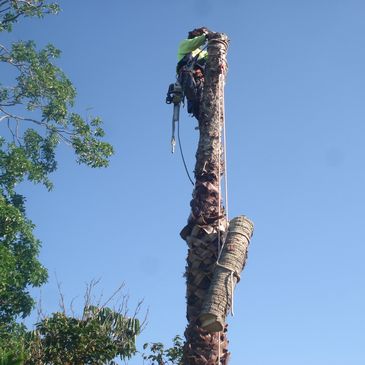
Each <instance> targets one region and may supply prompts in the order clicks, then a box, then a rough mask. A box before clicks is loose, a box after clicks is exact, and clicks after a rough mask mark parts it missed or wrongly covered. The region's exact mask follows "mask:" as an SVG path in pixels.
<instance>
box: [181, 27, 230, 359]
mask: <svg viewBox="0 0 365 365" xmlns="http://www.w3.org/2000/svg"><path fill="white" fill-rule="evenodd" d="M227 47H228V38H227V36H226V35H225V34H222V33H215V34H213V35H211V37H210V39H209V42H208V54H209V57H208V61H207V64H206V68H205V85H204V91H203V101H202V105H201V108H200V117H199V132H200V138H199V145H198V150H197V152H196V165H195V171H194V174H195V179H196V182H195V187H194V191H193V199H192V201H191V203H190V205H191V214H190V217H189V219H188V225H187V226H186V227H185V228H184V229H183V230H182V232H181V236H182V238H183V239H185V240H186V242H187V244H188V247H189V250H188V258H187V266H186V273H185V276H186V281H187V292H186V299H187V320H188V326H187V328H186V330H185V338H186V342H185V346H184V358H183V363H184V365H213V364H214V365H215V364H218V363H219V364H221V365H226V364H227V363H228V356H229V354H228V350H227V344H228V343H227V337H226V331H227V326H226V325H224V330H223V331H222V332H217V333H209V332H208V331H206V330H204V329H202V328H201V327H200V322H199V315H200V313H201V311H202V308H203V303H204V298H205V295H206V294H207V291H208V289H209V287H210V283H211V281H212V276H213V271H214V268H215V263H216V261H217V256H218V252H219V250H220V247H219V243H220V242H221V238H222V236H223V234H224V232H225V231H226V228H227V219H226V216H225V212H224V208H223V206H222V202H221V201H220V197H219V182H220V178H221V175H222V173H223V171H224V165H223V163H224V162H223V159H222V146H221V140H220V136H221V129H222V122H223V118H222V113H221V107H222V103H223V100H220V98H219V88H220V83H219V81H220V77H222V76H220V74H221V73H222V72H225V71H226V70H227V67H226V52H227Z"/></svg>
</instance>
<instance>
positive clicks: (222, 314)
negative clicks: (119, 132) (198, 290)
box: [199, 216, 253, 332]
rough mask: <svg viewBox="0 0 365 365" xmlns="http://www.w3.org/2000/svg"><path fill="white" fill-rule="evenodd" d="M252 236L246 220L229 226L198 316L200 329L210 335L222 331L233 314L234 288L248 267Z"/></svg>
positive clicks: (241, 218) (231, 223) (233, 220)
mask: <svg viewBox="0 0 365 365" xmlns="http://www.w3.org/2000/svg"><path fill="white" fill-rule="evenodd" d="M252 233H253V224H252V222H251V221H250V220H249V219H248V218H246V217H244V216H241V217H236V218H234V219H232V220H231V221H230V222H229V226H228V233H227V237H226V239H225V242H224V246H223V248H222V253H221V255H220V257H219V262H218V263H217V266H216V267H215V270H214V274H213V279H212V282H211V285H210V287H209V291H208V293H207V294H206V296H205V300H204V304H203V309H202V312H201V314H200V316H199V320H200V326H201V327H202V328H204V329H206V330H207V331H209V332H220V331H223V329H224V325H225V319H226V315H227V313H228V310H229V309H231V311H232V314H233V295H234V288H235V286H236V283H237V282H238V281H239V280H240V273H241V271H242V270H243V268H244V266H245V263H246V259H247V251H248V245H249V243H250V239H251V236H252Z"/></svg>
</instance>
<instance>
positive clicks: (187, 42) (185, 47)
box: [177, 34, 206, 61]
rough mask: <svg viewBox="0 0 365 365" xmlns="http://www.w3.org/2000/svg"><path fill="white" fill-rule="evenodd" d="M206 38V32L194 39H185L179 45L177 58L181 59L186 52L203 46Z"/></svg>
mask: <svg viewBox="0 0 365 365" xmlns="http://www.w3.org/2000/svg"><path fill="white" fill-rule="evenodd" d="M205 40H206V37H205V34H203V35H200V36H198V37H195V38H192V39H184V40H183V41H182V42H181V43H180V45H179V49H178V51H177V60H178V61H180V60H181V59H182V58H183V57H184V56H185V55H186V54H188V53H190V52H192V51H194V50H195V49H197V48H199V47H200V46H202V45H203V44H204V43H205Z"/></svg>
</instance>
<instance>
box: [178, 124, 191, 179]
mask: <svg viewBox="0 0 365 365" xmlns="http://www.w3.org/2000/svg"><path fill="white" fill-rule="evenodd" d="M177 139H178V141H179V149H180V155H181V158H182V161H183V164H184V168H185V171H186V175H187V176H188V178H189V180H190V182H191V185H193V186H194V182H193V180H192V178H191V176H190V174H189V170H188V167H187V166H186V162H185V157H184V153H183V149H182V146H181V140H180V122H179V121H177Z"/></svg>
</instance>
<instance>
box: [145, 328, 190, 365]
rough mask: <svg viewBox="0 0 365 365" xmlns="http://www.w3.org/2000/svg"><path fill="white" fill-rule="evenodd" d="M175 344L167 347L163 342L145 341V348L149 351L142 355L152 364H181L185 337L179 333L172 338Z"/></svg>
mask: <svg viewBox="0 0 365 365" xmlns="http://www.w3.org/2000/svg"><path fill="white" fill-rule="evenodd" d="M172 342H173V346H172V347H170V348H167V349H166V348H165V346H164V344H163V343H161V342H152V343H145V344H144V345H143V350H145V351H146V350H148V351H149V352H148V353H144V354H143V355H142V357H143V360H146V361H148V363H149V364H150V365H181V364H182V357H183V346H184V342H183V339H182V338H181V337H180V336H179V335H177V336H175V337H174V338H173V340H172Z"/></svg>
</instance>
